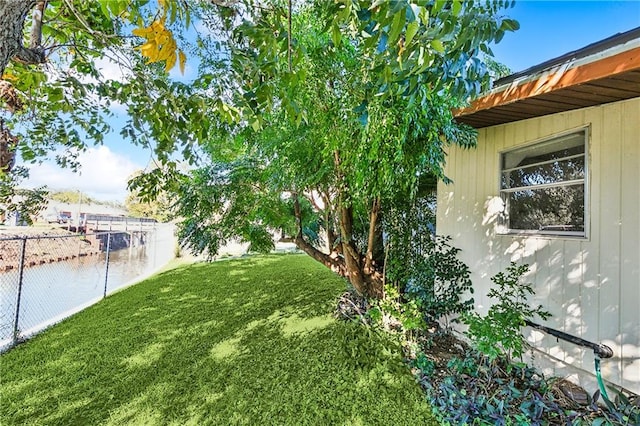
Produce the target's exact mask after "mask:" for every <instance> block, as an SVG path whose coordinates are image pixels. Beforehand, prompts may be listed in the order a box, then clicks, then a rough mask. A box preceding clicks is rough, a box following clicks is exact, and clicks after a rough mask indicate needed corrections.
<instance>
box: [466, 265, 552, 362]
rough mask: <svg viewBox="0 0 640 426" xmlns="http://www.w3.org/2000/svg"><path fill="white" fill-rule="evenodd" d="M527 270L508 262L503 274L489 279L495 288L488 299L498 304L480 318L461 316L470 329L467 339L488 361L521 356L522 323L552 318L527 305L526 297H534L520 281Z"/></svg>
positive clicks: (527, 286) (524, 345)
mask: <svg viewBox="0 0 640 426" xmlns="http://www.w3.org/2000/svg"><path fill="white" fill-rule="evenodd" d="M528 271H529V265H520V266H518V265H517V264H516V263H515V262H511V264H510V265H509V266H508V267H507V269H506V271H505V272H500V273H498V274H496V275H495V276H494V277H492V278H491V281H493V283H494V284H495V287H494V288H492V289H491V290H490V291H489V293H488V296H489V297H491V298H493V299H495V300H497V303H495V304H493V305H492V306H491V307H490V308H489V312H488V313H487V315H485V316H484V317H483V316H481V315H480V314H478V313H477V312H469V313H465V314H464V315H463V322H464V323H465V324H467V325H468V326H469V329H468V330H467V332H466V335H467V337H468V338H469V339H470V340H471V342H472V343H473V345H474V346H475V348H476V349H478V350H479V351H480V352H482V353H483V354H484V355H485V356H487V357H488V358H489V359H490V360H491V361H493V360H495V359H496V358H498V357H499V356H503V357H506V358H507V359H508V360H509V359H511V358H512V357H521V356H522V354H523V353H524V351H525V348H526V341H525V339H524V337H523V336H522V332H521V329H522V327H524V326H525V320H532V319H534V318H535V317H540V318H542V319H547V318H549V317H550V316H551V314H550V313H549V312H548V311H546V310H545V309H544V308H543V307H542V306H540V305H539V306H537V307H535V308H533V307H532V306H531V305H530V302H529V301H528V296H531V295H533V294H534V291H533V287H532V285H531V284H530V283H526V282H523V280H522V277H523V276H524V275H525V274H526V273H527V272H528Z"/></svg>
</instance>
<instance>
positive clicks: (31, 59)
mask: <svg viewBox="0 0 640 426" xmlns="http://www.w3.org/2000/svg"><path fill="white" fill-rule="evenodd" d="M36 3H38V2H37V1H36V0H23V1H16V0H0V76H2V75H3V74H4V70H5V68H6V67H7V64H8V63H9V61H10V60H11V59H12V58H13V57H17V58H18V59H19V60H20V61H21V62H26V63H42V62H44V53H43V51H42V49H40V48H39V47H36V48H34V49H27V48H25V47H24V46H23V45H22V37H23V29H24V20H25V18H26V17H27V13H29V11H30V10H32V9H33V8H34V7H35V6H36Z"/></svg>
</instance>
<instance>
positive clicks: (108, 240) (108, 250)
mask: <svg viewBox="0 0 640 426" xmlns="http://www.w3.org/2000/svg"><path fill="white" fill-rule="evenodd" d="M110 251H111V231H109V232H107V256H106V259H105V266H104V270H105V272H104V293H103V294H102V298H103V299H104V298H105V297H107V281H108V280H109V252H110Z"/></svg>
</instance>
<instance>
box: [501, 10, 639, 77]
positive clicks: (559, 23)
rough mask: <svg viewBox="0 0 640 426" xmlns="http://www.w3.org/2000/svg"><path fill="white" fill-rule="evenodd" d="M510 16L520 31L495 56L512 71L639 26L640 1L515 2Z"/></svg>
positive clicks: (504, 42) (509, 36)
mask: <svg viewBox="0 0 640 426" xmlns="http://www.w3.org/2000/svg"><path fill="white" fill-rule="evenodd" d="M507 13H508V15H509V16H510V17H511V18H513V19H516V20H517V21H519V22H520V29H519V30H518V31H516V32H514V33H510V34H507V35H506V36H505V37H504V39H503V40H502V42H500V44H498V45H497V46H496V47H495V48H494V50H493V53H494V55H495V57H496V59H497V60H498V61H499V62H502V63H503V64H505V65H507V66H508V67H509V68H510V69H511V71H513V72H517V71H523V70H525V69H527V68H529V67H531V66H533V65H537V64H540V63H542V62H545V61H547V60H549V59H552V58H555V57H557V56H560V55H562V54H564V53H568V52H571V51H572V50H576V49H579V48H581V47H584V46H586V45H588V44H591V43H594V42H596V41H599V40H602V39H605V38H607V37H610V36H612V35H614V34H616V33H619V32H624V31H628V30H630V29H633V28H636V27H640V0H627V1H534V0H529V1H516V6H515V7H514V8H512V9H509V10H508V11H507Z"/></svg>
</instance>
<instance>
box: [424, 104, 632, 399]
mask: <svg viewBox="0 0 640 426" xmlns="http://www.w3.org/2000/svg"><path fill="white" fill-rule="evenodd" d="M583 126H590V131H589V141H588V150H589V151H588V152H589V154H588V155H589V160H588V176H587V179H588V200H587V201H586V202H587V203H588V213H587V222H588V225H587V226H588V236H587V238H567V237H549V236H544V237H543V236H516V235H499V234H498V233H497V229H498V223H497V222H498V220H497V219H498V214H499V213H500V210H501V208H502V202H501V199H500V197H499V174H500V173H499V167H500V165H499V152H501V151H503V150H505V149H508V148H512V147H516V146H519V145H523V144H527V143H530V142H532V141H535V140H537V139H541V138H545V137H548V136H552V135H554V134H557V133H560V132H564V131H566V130H569V129H577V128H581V127H583ZM446 174H447V176H448V177H450V178H451V179H453V181H454V183H453V184H450V185H445V184H442V183H441V184H439V186H438V210H437V232H438V234H442V235H451V236H452V237H453V244H454V245H455V246H457V247H459V248H460V249H462V252H461V253H460V257H461V259H462V260H463V261H465V262H466V263H467V265H469V267H470V268H471V270H472V271H473V275H472V279H473V283H474V289H475V293H474V298H475V304H476V308H477V309H478V310H479V311H480V312H481V313H485V312H486V310H487V309H488V308H489V306H490V304H491V300H490V299H488V298H487V296H486V294H487V292H488V290H489V288H490V285H491V281H490V278H491V277H492V276H493V275H495V274H496V273H498V272H500V271H503V270H504V269H505V268H506V267H507V266H508V265H509V262H511V261H516V262H519V263H528V264H529V265H530V266H531V272H530V273H529V274H528V276H527V280H528V281H529V282H532V283H533V284H534V288H535V291H536V294H535V297H534V298H533V301H532V303H535V304H542V305H543V306H544V307H545V308H546V309H547V310H549V311H550V312H551V313H552V315H553V316H552V317H551V318H550V319H548V320H547V321H542V320H540V321H537V322H539V323H542V324H544V325H547V326H549V327H552V328H555V329H559V330H562V331H564V332H566V333H569V334H572V335H575V336H578V337H581V338H583V339H586V340H589V341H592V342H599V343H604V344H606V345H608V346H610V347H611V348H612V349H613V351H614V358H610V359H606V360H603V362H602V374H603V377H604V378H605V379H607V381H609V382H611V383H614V384H617V385H619V386H622V387H624V388H626V389H627V390H631V391H633V392H635V393H640V98H634V99H631V100H626V101H621V102H615V103H611V104H606V105H602V106H598V107H591V108H584V109H580V110H575V111H569V112H565V113H558V114H553V115H549V116H544V117H539V118H534V119H528V120H523V121H520V122H516V123H508V124H503V125H498V126H493V127H488V128H484V129H480V130H479V135H478V147H477V148H476V149H472V150H463V149H459V148H455V147H452V148H451V149H450V151H449V155H448V157H447V165H446ZM524 333H525V336H526V337H527V339H528V340H529V342H530V343H531V344H532V345H534V346H535V347H537V348H539V349H540V350H541V351H542V353H544V354H546V355H550V357H547V356H545V357H539V358H543V359H544V362H543V365H547V366H549V365H550V366H553V367H554V369H556V370H557V371H556V373H559V374H561V375H565V374H568V373H570V372H571V368H569V370H567V369H566V368H565V367H567V365H568V366H570V367H574V368H573V370H575V371H578V373H579V374H577V375H574V377H573V378H574V379H577V380H578V381H579V382H581V384H583V385H587V386H586V387H587V388H593V377H592V376H591V377H589V373H592V372H593V371H594V355H593V351H592V350H591V349H586V348H585V349H583V348H580V347H578V346H576V345H574V344H571V343H568V342H564V341H562V340H559V341H557V340H556V339H555V338H553V337H550V336H546V335H544V334H543V333H541V332H538V331H534V330H532V329H530V328H525V330H524ZM538 355H539V354H538ZM536 358H538V357H536ZM575 367H577V370H576V369H575ZM547 372H548V371H547Z"/></svg>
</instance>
